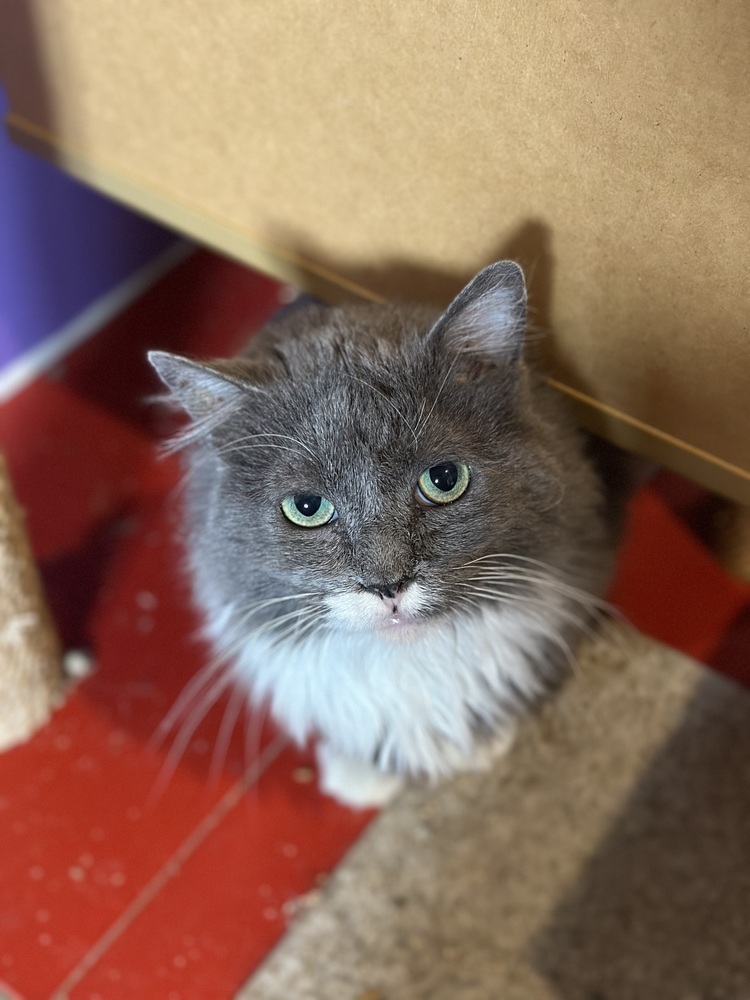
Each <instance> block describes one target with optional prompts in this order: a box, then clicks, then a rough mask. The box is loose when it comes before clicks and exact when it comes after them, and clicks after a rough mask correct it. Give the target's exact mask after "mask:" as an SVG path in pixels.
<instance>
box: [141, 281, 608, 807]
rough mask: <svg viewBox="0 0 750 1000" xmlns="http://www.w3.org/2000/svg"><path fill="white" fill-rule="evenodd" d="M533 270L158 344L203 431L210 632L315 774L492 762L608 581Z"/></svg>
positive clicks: (365, 796)
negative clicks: (192, 344) (544, 334)
mask: <svg viewBox="0 0 750 1000" xmlns="http://www.w3.org/2000/svg"><path fill="white" fill-rule="evenodd" d="M525 325H526V291H525V286H524V279H523V274H522V271H521V269H520V268H519V267H518V265H516V264H514V263H512V262H509V261H503V262H500V263H497V264H493V265H491V266H490V267H487V268H485V270H483V271H482V272H481V273H480V274H479V275H477V277H476V278H474V280H473V281H472V282H471V283H470V284H469V285H468V286H467V287H466V288H465V289H464V290H463V291H462V292H461V293H460V294H459V295H458V297H457V298H456V299H455V300H454V301H453V302H452V304H451V305H450V306H449V308H448V309H447V310H446V311H445V312H444V313H443V314H442V315H441V316H435V315H434V314H433V313H432V312H431V311H430V310H426V309H424V308H418V307H401V306H400V307H395V306H387V305H373V306H353V307H346V308H323V307H317V306H313V307H309V308H306V309H304V310H300V311H297V312H293V313H292V314H291V315H290V316H289V317H287V318H286V319H282V320H280V321H278V322H276V323H271V324H270V325H268V326H267V327H266V329H265V330H264V331H262V332H261V333H260V334H259V335H258V336H257V337H254V338H253V339H252V340H251V341H250V343H249V344H248V346H247V349H246V350H245V351H244V352H243V353H242V354H241V355H240V356H239V357H236V358H233V359H231V360H220V361H210V362H201V363H198V362H195V361H191V360H186V359H184V358H180V357H177V356H174V355H171V354H166V353H160V352H154V353H152V354H151V355H150V360H151V362H152V363H153V365H154V366H155V368H156V370H157V371H158V373H159V375H160V377H161V379H162V381H163V382H164V383H165V384H166V386H167V387H168V389H169V390H170V392H171V395H172V397H173V398H174V400H175V401H176V402H177V403H178V404H179V405H180V406H181V407H182V408H183V409H184V410H185V411H186V412H187V414H188V415H189V417H190V424H189V425H188V427H187V429H186V430H185V431H184V432H183V434H182V435H181V436H180V437H179V439H178V441H177V446H178V447H180V448H181V449H183V451H184V455H185V461H186V464H187V468H188V472H189V479H188V486H187V494H186V510H185V516H186V528H187V530H186V545H187V553H188V560H189V565H190V569H191V573H192V579H193V585H194V593H195V597H196V600H197V603H198V605H199V607H200V609H201V610H202V612H203V615H204V617H205V622H206V629H207V634H208V636H209V637H210V640H211V642H212V643H213V646H214V647H215V650H216V651H217V654H218V656H219V657H220V658H221V659H222V661H223V662H224V664H225V666H224V667H223V669H225V670H227V671H231V673H232V676H233V678H234V679H235V681H236V683H237V684H239V685H242V686H243V687H244V688H246V690H247V696H248V697H249V698H252V699H253V700H256V701H257V702H267V703H268V705H269V707H270V710H271V713H272V715H273V716H274V717H275V719H276V720H277V721H278V722H279V723H280V724H281V725H282V726H283V727H284V728H285V729H286V730H287V731H288V732H289V733H290V734H291V736H292V737H293V738H294V739H295V740H297V741H299V742H301V743H302V742H304V741H306V740H307V739H308V738H310V737H311V736H315V737H317V738H318V740H319V743H318V754H319V763H320V769H321V785H322V787H323V789H324V790H325V791H327V792H329V793H331V794H333V795H335V796H337V797H338V798H340V799H341V800H343V801H346V802H349V803H351V804H354V805H360V806H361V805H366V804H375V803H379V802H382V801H385V800H387V798H388V797H390V795H391V794H392V793H393V791H394V789H395V788H396V787H397V786H398V783H399V781H400V780H401V778H402V776H427V777H429V778H436V777H440V776H445V775H449V774H451V773H453V772H455V771H457V770H460V769H465V768H471V767H475V766H479V764H480V762H481V761H482V760H483V759H484V757H485V756H486V754H487V751H488V750H489V749H491V748H492V747H493V746H495V745H500V744H502V743H503V742H507V741H508V735H509V733H510V732H511V731H512V729H513V726H514V721H515V720H516V719H517V717H519V716H520V715H522V714H523V713H524V712H526V711H527V710H528V709H529V708H530V707H531V706H533V705H534V703H535V702H536V701H537V700H538V699H540V698H542V697H543V696H544V695H545V694H546V693H548V692H550V691H552V690H554V688H555V687H556V686H557V685H558V684H559V683H560V681H561V679H562V678H563V677H564V676H565V674H566V672H567V671H568V669H569V665H570V659H571V656H572V650H573V649H574V647H575V644H576V642H577V640H578V638H579V636H580V634H581V632H582V630H584V629H585V628H586V625H587V622H588V621H590V616H591V614H592V611H593V609H594V607H595V605H596V601H595V595H598V594H600V593H601V590H602V587H603V585H604V583H605V581H606V579H607V576H608V572H609V566H610V557H611V543H610V533H609V530H608V525H607V519H606V512H605V509H604V508H605V503H604V500H603V493H602V489H601V486H600V483H599V480H598V477H597V473H596V472H595V470H594V467H593V465H592V464H591V462H590V460H589V458H588V457H587V452H586V443H585V439H584V437H583V435H582V434H581V433H580V432H579V430H578V429H577V428H576V427H575V425H574V424H573V422H572V421H571V418H570V415H569V414H568V412H567V410H566V409H565V406H564V403H563V400H562V399H561V398H560V397H559V395H558V394H557V393H556V392H555V391H554V390H552V389H550V388H549V387H548V386H547V385H546V384H545V383H544V381H543V380H542V379H541V378H540V377H539V376H538V375H537V374H535V372H534V371H533V366H532V365H531V364H530V363H529V361H528V360H525V359H524V351H523V341H524V329H525Z"/></svg>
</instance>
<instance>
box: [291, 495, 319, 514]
mask: <svg viewBox="0 0 750 1000" xmlns="http://www.w3.org/2000/svg"><path fill="white" fill-rule="evenodd" d="M322 502H323V497H315V496H308V495H307V494H300V495H298V496H296V497H295V498H294V506H295V507H296V508H297V510H298V511H299V512H300V514H302V515H303V516H304V517H314V516H315V514H317V513H318V511H319V510H320V505H321V503H322Z"/></svg>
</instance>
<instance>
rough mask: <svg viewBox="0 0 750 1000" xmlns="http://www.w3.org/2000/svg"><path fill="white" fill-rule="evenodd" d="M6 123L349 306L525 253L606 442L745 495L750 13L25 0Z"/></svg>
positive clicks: (87, 171) (689, 1) (12, 44)
mask: <svg viewBox="0 0 750 1000" xmlns="http://www.w3.org/2000/svg"><path fill="white" fill-rule="evenodd" d="M5 9H6V11H7V12H8V13H7V15H6V17H7V20H8V23H7V24H6V25H3V29H2V34H3V36H4V38H5V39H6V41H7V42H8V43H9V44H8V45H7V49H8V51H7V53H6V56H5V60H6V65H7V67H8V69H7V72H6V80H7V86H8V89H9V94H10V101H11V114H10V116H9V122H10V124H11V126H12V129H13V132H14V134H15V135H16V136H17V137H20V138H21V139H22V141H26V142H27V143H28V144H30V145H33V146H35V147H36V148H39V149H41V150H43V151H45V152H46V153H47V155H50V156H53V157H56V158H57V159H58V160H60V161H61V162H63V163H64V164H65V165H67V166H68V168H69V169H71V170H72V171H74V172H76V173H77V174H79V175H80V176H83V177H85V178H86V179H88V180H89V181H91V182H92V183H94V184H96V185H97V186H99V187H100V188H102V189H103V190H107V191H109V192H111V193H114V194H116V195H117V196H118V197H121V198H124V199H125V200H127V201H128V202H130V203H131V204H134V205H137V206H139V207H141V208H142V209H144V210H146V211H148V212H150V213H152V214H154V215H156V216H157V217H159V218H161V219H163V220H165V221H168V222H170V223H171V224H173V225H176V226H178V227H180V228H183V229H185V230H186V231H188V232H190V233H191V234H193V235H197V236H198V237H200V238H203V239H205V240H207V241H209V242H211V243H213V244H214V245H216V246H218V247H221V248H223V249H224V250H225V251H227V252H229V253H232V254H234V255H236V256H238V257H240V258H242V259H244V260H246V261H249V262H251V263H253V264H256V265H261V266H264V267H266V268H267V269H269V270H271V271H273V272H274V273H275V274H277V275H280V276H282V277H284V278H286V279H292V280H296V281H297V282H298V283H300V284H303V285H304V286H306V287H314V288H318V289H320V288H322V289H323V290H324V291H326V292H328V293H329V294H333V295H336V294H339V295H341V294H345V295H351V294H357V293H361V294H365V295H369V296H371V297H379V296H384V297H389V298H393V297H402V298H403V297H408V298H417V299H427V300H435V301H438V300H439V301H443V300H445V299H447V298H449V297H450V295H451V294H452V293H453V291H455V289H456V288H457V287H458V286H459V285H460V284H461V283H462V281H463V280H464V279H465V278H466V277H467V276H468V275H470V274H471V273H473V272H474V271H475V270H477V269H478V268H479V267H481V266H482V265H483V264H486V263H487V262H489V261H490V260H492V259H495V258H497V257H499V256H504V255H510V256H514V257H516V258H517V259H519V260H520V261H521V262H522V263H523V264H525V265H526V267H527V268H528V269H529V272H530V275H531V287H532V304H533V306H534V309H535V320H536V324H537V325H538V326H539V327H540V328H542V329H543V330H545V331H548V332H550V334H551V336H550V338H549V340H548V342H547V345H546V350H547V352H548V355H549V357H550V360H551V363H552V366H553V372H554V376H555V378H556V380H557V381H558V382H559V384H560V385H561V386H562V387H563V388H567V389H569V390H572V391H573V392H574V394H575V395H576V398H577V399H578V400H579V402H580V403H581V405H582V406H583V409H584V411H585V414H586V419H587V420H588V421H589V423H591V424H592V425H593V426H595V427H598V428H599V429H601V430H604V431H605V432H606V433H608V434H609V435H610V436H612V437H615V438H617V439H619V440H621V441H623V442H624V443H626V444H628V445H630V446H631V447H635V448H637V449H639V450H641V451H644V452H645V453H647V454H651V455H653V456H655V457H657V458H659V459H660V460H666V461H667V462H669V463H670V464H672V465H673V466H674V467H677V468H680V469H681V470H682V471H687V472H690V473H691V474H693V475H694V476H696V477H698V478H701V479H703V481H705V482H709V483H710V484H711V485H713V486H715V487H716V488H719V489H722V490H724V491H725V492H727V493H730V494H733V495H735V496H737V497H740V498H743V497H744V498H745V499H750V433H749V431H750V402H749V399H750V392H749V391H748V388H749V381H750V346H749V341H748V334H747V316H748V312H749V310H748V290H747V280H746V272H747V259H748V241H749V237H748V234H749V233H750V192H749V191H748V186H747V183H746V174H747V163H748V154H750V131H749V125H748V122H749V121H750V115H748V101H747V83H746V81H747V52H748V40H750V8H748V6H747V4H745V3H744V0H717V2H716V3H714V4H711V5H710V6H707V5H706V4H705V3H702V2H701V0H686V2H685V3H681V4H663V3H657V2H656V0H631V2H629V3H624V2H612V0H589V2H585V3H583V2H576V0H560V2H559V3H556V4H555V5H553V6H552V7H550V6H549V5H547V4H536V5H534V4H527V5H524V6H523V7H519V6H518V5H511V4H500V3H492V2H489V0H472V2H465V3H464V2H459V0H450V2H448V0H444V2H440V0H438V2H434V0H430V2H426V0H422V2H414V3H409V4H403V3H397V2H395V0H391V2H381V0H377V2H376V0H363V2H361V3H357V4H350V3H348V2H346V0H331V2H329V3H326V4H313V3H310V2H309V0H287V2H286V3H284V4H283V5H280V4H278V3H274V2H272V0H254V2H253V3H252V4H248V3H246V2H244V0H222V3H220V4H205V3H202V2H200V0H163V2H162V3H160V4H158V5H154V4H152V3H149V2H147V0H129V3H127V4H101V3H98V2H96V0H34V2H31V3H28V4H22V3H21V0H8V2H7V3H6V6H5Z"/></svg>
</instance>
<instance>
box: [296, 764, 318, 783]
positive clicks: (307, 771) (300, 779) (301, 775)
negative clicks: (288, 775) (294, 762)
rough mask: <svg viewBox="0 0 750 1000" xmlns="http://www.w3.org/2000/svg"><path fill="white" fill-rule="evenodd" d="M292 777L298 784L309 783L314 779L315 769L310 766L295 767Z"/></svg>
mask: <svg viewBox="0 0 750 1000" xmlns="http://www.w3.org/2000/svg"><path fill="white" fill-rule="evenodd" d="M292 778H293V780H294V781H296V782H297V784H298V785H311V784H312V783H313V781H315V771H314V770H313V769H312V768H311V767H295V769H294V770H293V771H292Z"/></svg>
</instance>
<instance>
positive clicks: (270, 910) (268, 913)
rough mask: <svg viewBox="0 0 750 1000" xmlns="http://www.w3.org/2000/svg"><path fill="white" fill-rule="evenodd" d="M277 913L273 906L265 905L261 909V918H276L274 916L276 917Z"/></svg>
mask: <svg viewBox="0 0 750 1000" xmlns="http://www.w3.org/2000/svg"><path fill="white" fill-rule="evenodd" d="M278 915H279V911H278V910H277V909H276V907H274V906H267V907H266V908H265V909H264V910H263V919H264V920H276V918H277V917H278Z"/></svg>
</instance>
